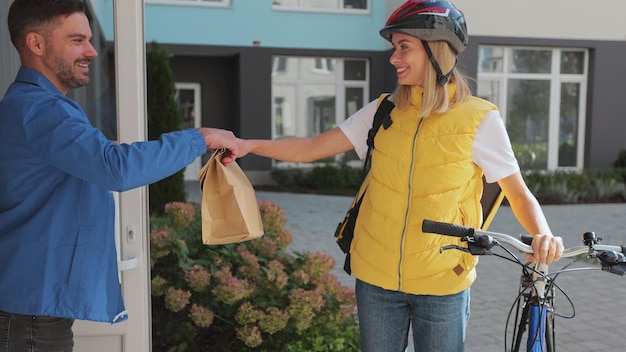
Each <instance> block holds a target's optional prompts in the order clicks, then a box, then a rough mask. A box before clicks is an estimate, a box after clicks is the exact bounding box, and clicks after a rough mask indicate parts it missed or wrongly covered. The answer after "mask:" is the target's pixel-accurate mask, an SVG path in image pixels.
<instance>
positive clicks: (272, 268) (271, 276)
mask: <svg viewBox="0 0 626 352" xmlns="http://www.w3.org/2000/svg"><path fill="white" fill-rule="evenodd" d="M267 267H268V270H267V280H268V281H269V282H274V283H276V287H278V288H279V289H282V288H284V287H285V286H286V285H287V282H288V281H289V277H288V276H287V274H286V273H285V266H284V265H283V264H282V263H281V262H280V261H278V260H277V259H274V260H272V261H271V262H269V263H268V264H267Z"/></svg>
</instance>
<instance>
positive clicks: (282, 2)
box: [272, 0, 370, 12]
mask: <svg viewBox="0 0 626 352" xmlns="http://www.w3.org/2000/svg"><path fill="white" fill-rule="evenodd" d="M369 2H370V0H274V1H272V5H273V7H274V9H280V10H295V11H302V10H310V11H330V12H335V11H341V12H346V11H347V12H351V11H352V12H369V9H370V4H369Z"/></svg>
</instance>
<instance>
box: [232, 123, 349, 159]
mask: <svg viewBox="0 0 626 352" xmlns="http://www.w3.org/2000/svg"><path fill="white" fill-rule="evenodd" d="M238 144H239V153H238V155H237V157H243V156H244V155H246V154H248V153H252V154H256V155H260V156H264V157H267V158H272V159H276V160H282V161H289V162H311V161H315V160H319V159H324V158H327V157H329V156H333V155H337V154H339V153H344V152H347V151H349V150H352V149H354V146H353V145H352V143H351V142H350V140H349V139H348V137H346V135H345V134H344V133H343V132H342V131H341V129H340V128H339V127H335V128H333V129H332V130H329V131H326V132H324V133H322V134H319V135H317V136H314V137H310V138H306V137H290V138H283V139H275V140H266V139H239V142H238Z"/></svg>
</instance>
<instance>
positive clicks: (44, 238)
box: [0, 0, 238, 351]
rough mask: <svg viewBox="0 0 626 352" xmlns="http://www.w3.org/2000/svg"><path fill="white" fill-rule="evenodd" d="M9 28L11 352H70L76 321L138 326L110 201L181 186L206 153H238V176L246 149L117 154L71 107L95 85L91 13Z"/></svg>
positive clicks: (202, 134)
mask: <svg viewBox="0 0 626 352" xmlns="http://www.w3.org/2000/svg"><path fill="white" fill-rule="evenodd" d="M8 26H9V32H10V35H11V41H12V42H13V45H14V46H15V48H16V49H17V51H18V52H19V55H20V60H21V67H20V69H19V72H18V74H17V77H16V79H15V82H14V83H13V84H12V85H11V86H10V87H9V88H8V90H7V93H6V95H5V97H4V98H3V100H2V101H0V194H1V196H0V344H1V343H8V348H7V347H5V346H0V350H3V351H71V350H72V347H73V335H72V331H71V327H72V324H73V321H74V319H82V320H92V321H103V322H110V323H115V322H119V321H123V320H125V319H126V318H127V317H126V310H125V308H124V304H123V301H122V296H121V290H120V285H119V281H118V269H117V255H116V249H115V241H114V228H113V226H114V212H115V209H114V203H113V197H112V195H111V191H125V190H128V189H132V188H135V187H139V186H142V185H146V184H149V183H153V182H155V181H158V180H160V179H163V178H165V177H167V176H170V175H171V174H173V173H175V172H177V171H179V170H180V169H181V168H183V167H184V166H186V165H187V164H189V163H191V162H192V161H193V160H194V159H195V158H196V157H198V156H200V155H203V154H204V153H206V152H207V149H217V148H219V147H225V148H227V149H228V151H229V155H228V156H227V157H226V158H225V159H224V163H225V164H229V163H231V162H233V161H234V160H235V158H236V156H237V152H238V147H237V143H236V139H235V137H234V135H233V134H232V133H231V132H229V131H224V130H219V129H210V128H198V129H188V130H184V131H177V132H172V133H166V134H163V135H162V136H161V137H160V138H159V140H155V141H148V142H137V143H132V144H117V143H115V142H114V141H111V140H108V139H107V138H106V137H105V136H104V135H103V134H102V133H101V131H99V130H98V129H96V128H94V127H93V126H92V125H91V124H90V123H89V121H88V119H87V116H86V114H85V111H84V109H83V108H81V107H80V106H79V105H78V104H77V103H76V102H75V101H73V100H71V99H69V98H67V97H66V96H65V94H66V93H67V92H68V91H69V90H70V89H72V88H78V87H81V86H84V85H86V84H87V83H89V66H90V64H91V63H92V60H93V59H95V58H96V56H97V52H96V50H95V49H94V48H93V46H92V45H91V43H90V40H91V39H92V33H91V30H90V27H89V21H88V19H87V16H86V14H85V5H84V3H83V2H82V1H80V0H15V1H14V2H13V4H12V5H11V8H10V10H9V15H8ZM7 341H8V342H7ZM3 348H5V349H3Z"/></svg>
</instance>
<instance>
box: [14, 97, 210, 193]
mask: <svg viewBox="0 0 626 352" xmlns="http://www.w3.org/2000/svg"><path fill="white" fill-rule="evenodd" d="M24 131H25V136H26V140H27V142H28V144H29V145H30V148H31V149H32V151H33V152H34V153H35V154H36V155H38V156H39V157H40V158H41V159H42V160H45V161H46V162H48V163H49V164H50V165H52V166H54V167H55V168H58V169H60V170H61V171H63V172H65V173H67V174H70V175H72V176H75V177H78V178H81V179H83V180H85V181H87V182H91V183H94V184H97V185H99V186H101V187H103V188H106V189H108V190H113V191H125V190H128V189H132V188H135V187H139V186H143V185H146V184H150V183H153V182H156V181H159V180H161V179H163V178H165V177H168V176H170V175H172V174H174V173H176V172H177V171H179V170H181V169H182V168H183V167H185V166H186V165H188V164H190V163H191V162H193V160H195V158H196V157H198V156H200V155H203V154H204V153H206V151H207V149H206V144H205V141H204V137H203V136H202V134H201V133H200V132H198V131H197V130H195V129H188V130H183V131H176V132H170V133H166V134H163V135H162V136H161V137H160V138H159V139H158V140H154V141H144V142H135V143H131V144H125V143H123V144H119V145H118V144H117V143H115V141H111V140H109V139H107V138H106V137H105V136H104V134H103V133H102V132H101V131H100V130H99V129H97V128H95V127H93V126H92V125H91V123H90V122H89V120H88V119H87V116H86V114H85V112H84V110H83V108H82V107H80V106H79V105H78V104H76V103H75V102H74V101H72V100H70V99H68V98H65V97H62V98H60V99H56V100H55V99H43V100H39V101H37V102H33V104H32V105H31V107H30V109H29V113H28V114H27V116H26V118H25V119H24Z"/></svg>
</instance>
